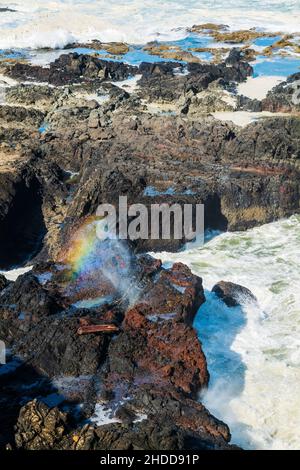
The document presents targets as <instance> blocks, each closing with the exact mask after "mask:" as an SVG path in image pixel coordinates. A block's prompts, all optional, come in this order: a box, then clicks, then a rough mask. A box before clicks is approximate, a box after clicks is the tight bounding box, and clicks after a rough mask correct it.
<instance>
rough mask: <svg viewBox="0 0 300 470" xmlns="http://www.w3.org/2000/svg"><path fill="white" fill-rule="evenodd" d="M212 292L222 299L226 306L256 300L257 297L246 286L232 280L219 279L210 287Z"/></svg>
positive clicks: (234, 305)
mask: <svg viewBox="0 0 300 470" xmlns="http://www.w3.org/2000/svg"><path fill="white" fill-rule="evenodd" d="M212 292H214V293H215V294H216V295H217V297H219V298H220V299H222V300H223V302H225V304H226V305H228V307H236V306H237V305H244V304H247V303H249V302H252V303H253V302H254V303H256V302H257V298H256V297H255V295H253V294H252V292H251V291H250V290H249V289H247V287H244V286H240V285H239V284H234V283H233V282H227V281H220V282H218V283H217V284H216V285H215V286H214V287H213V288H212Z"/></svg>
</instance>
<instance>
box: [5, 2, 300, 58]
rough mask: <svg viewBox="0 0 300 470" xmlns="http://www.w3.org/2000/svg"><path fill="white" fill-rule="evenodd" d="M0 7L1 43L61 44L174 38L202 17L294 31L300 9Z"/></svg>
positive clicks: (292, 5)
mask: <svg viewBox="0 0 300 470" xmlns="http://www.w3.org/2000/svg"><path fill="white" fill-rule="evenodd" d="M0 7H3V8H5V7H8V8H10V9H11V10H12V11H6V12H2V13H1V15H0V49H9V48H32V49H37V48H44V47H51V48H62V47H64V46H65V45H66V44H68V43H71V42H74V41H80V42H85V41H89V40H92V39H99V40H101V41H106V42H107V41H123V42H127V43H129V44H144V43H146V42H148V41H153V40H156V39H157V40H160V41H163V40H179V39H182V38H184V37H186V35H187V32H186V28H188V27H190V26H192V25H194V24H197V23H198V24H199V23H205V22H216V23H223V24H224V23H225V24H228V25H229V26H230V27H231V28H232V29H239V28H251V27H254V26H256V27H259V28H263V29H265V30H270V31H275V30H276V31H277V30H281V31H286V32H293V31H294V32H296V31H298V29H299V25H298V16H299V13H300V6H299V2H298V1H297V0H288V1H283V0H253V1H252V2H250V3H249V2H248V1H247V0H227V1H224V0H216V1H214V2H211V0H202V1H201V2H199V1H198V0H143V1H141V0H125V1H124V0H122V1H121V0H116V1H114V2H107V1H106V0H89V1H84V0H70V1H65V0H58V1H51V2H45V1H43V0H36V1H31V0H14V2H13V3H11V4H9V3H8V2H7V1H6V0H0ZM258 12H259V14H258Z"/></svg>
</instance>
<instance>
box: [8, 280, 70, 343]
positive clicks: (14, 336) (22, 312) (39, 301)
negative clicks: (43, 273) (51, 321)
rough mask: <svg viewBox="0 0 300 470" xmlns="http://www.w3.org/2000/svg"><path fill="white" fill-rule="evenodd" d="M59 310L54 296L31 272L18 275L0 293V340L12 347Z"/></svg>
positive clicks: (58, 304) (55, 294)
mask: <svg viewBox="0 0 300 470" xmlns="http://www.w3.org/2000/svg"><path fill="white" fill-rule="evenodd" d="M61 309H62V301H61V299H60V296H59V295H58V294H57V293H51V292H49V291H48V290H47V289H45V288H44V287H43V286H41V285H40V284H39V282H38V280H37V279H36V278H35V276H34V275H32V274H31V273H28V274H24V275H23V276H20V277H19V278H18V279H17V281H16V282H14V283H10V284H9V285H8V286H7V287H6V289H5V290H2V292H1V294H0V338H1V339H2V340H3V341H5V343H6V344H9V343H10V344H11V343H12V344H14V343H15V342H16V341H18V339H20V338H23V335H25V334H27V333H29V332H30V331H31V329H32V328H33V327H34V325H36V324H37V323H39V322H40V321H41V320H42V319H43V318H45V317H46V318H48V317H49V316H51V315H54V314H55V313H57V312H58V311H59V310H61Z"/></svg>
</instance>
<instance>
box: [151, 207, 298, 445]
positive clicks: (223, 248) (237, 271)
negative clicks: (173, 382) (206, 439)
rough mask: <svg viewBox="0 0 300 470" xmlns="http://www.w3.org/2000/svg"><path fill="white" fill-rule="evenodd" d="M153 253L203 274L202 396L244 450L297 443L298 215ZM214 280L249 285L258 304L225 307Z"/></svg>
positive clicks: (200, 321) (199, 321)
mask: <svg viewBox="0 0 300 470" xmlns="http://www.w3.org/2000/svg"><path fill="white" fill-rule="evenodd" d="M155 256H157V257H158V258H161V259H162V260H163V261H164V262H165V263H170V262H175V261H181V262H183V263H186V264H187V265H189V266H190V268H191V269H192V271H193V272H194V273H196V274H198V275H200V276H202V277H203V281H204V287H205V289H206V298H207V301H206V303H205V304H204V305H203V306H202V307H201V308H200V309H199V312H198V314H197V317H196V319H195V323H194V327H195V328H196V329H197V332H198V334H199V338H200V339H201V341H202V344H203V349H204V352H205V354H206V356H207V360H208V368H209V371H210V373H211V381H210V386H209V389H208V391H207V392H206V393H205V394H204V396H203V397H200V399H201V400H202V401H203V402H204V404H205V405H206V406H207V407H208V409H209V410H210V411H211V412H212V413H214V414H215V415H216V416H217V417H219V418H220V419H223V420H224V421H225V422H227V423H228V424H229V425H230V428H231V431H232V441H233V442H234V443H236V444H239V445H241V446H243V447H244V448H247V449H297V448H299V446H300V427H299V423H300V216H293V217H291V218H289V219H287V220H281V221H278V222H274V223H271V224H267V225H263V226H261V227H258V228H254V229H251V230H248V231H246V232H236V233H223V234H219V235H217V236H215V237H214V238H212V239H211V240H210V241H209V242H208V243H206V244H205V245H204V246H203V247H201V248H195V249H190V250H189V251H183V252H181V253H175V254H171V253H159V254H156V255H155ZM220 280H226V281H232V282H236V283H239V284H242V285H244V286H246V287H248V288H249V289H251V291H252V292H253V293H254V294H255V296H256V297H257V299H258V305H254V304H247V305H243V306H242V307H241V308H240V307H235V308H229V307H227V306H226V305H225V304H224V303H223V302H221V301H220V300H219V299H218V298H217V297H216V296H215V294H213V293H211V288H212V287H213V285H214V284H215V283H216V282H218V281H220Z"/></svg>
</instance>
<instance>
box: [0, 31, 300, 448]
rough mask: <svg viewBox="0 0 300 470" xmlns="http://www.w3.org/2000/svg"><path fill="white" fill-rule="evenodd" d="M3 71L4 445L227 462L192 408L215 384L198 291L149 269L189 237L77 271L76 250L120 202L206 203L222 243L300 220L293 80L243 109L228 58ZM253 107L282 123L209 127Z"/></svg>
mask: <svg viewBox="0 0 300 470" xmlns="http://www.w3.org/2000/svg"><path fill="white" fill-rule="evenodd" d="M219 30H220V31H222V32H220V31H219V34H223V31H224V34H226V32H225V30H226V28H225V29H224V28H223V26H222V27H221V25H220V28H219ZM216 34H217V32H216ZM227 40H228V41H229V40H233V41H235V38H230V37H227ZM98 46H99V47H101V48H102V47H103V45H102V44H101V45H98ZM108 46H109V45H106V47H108ZM118 47H119V50H118V52H116V50H114V51H112V50H111V53H120V54H122V53H125V52H126V45H121V44H119V46H118ZM178 60H179V59H178ZM0 68H1V73H3V74H4V75H7V76H8V77H10V78H11V79H14V80H15V81H16V82H14V84H13V85H12V86H9V87H7V88H6V93H5V103H4V104H3V105H1V106H0V228H1V231H0V247H1V249H0V269H5V270H6V269H9V268H12V267H15V266H16V265H24V264H29V263H30V264H31V265H32V266H33V269H32V272H30V273H27V274H24V275H23V276H21V277H19V278H18V279H17V281H15V282H8V281H6V279H5V278H4V277H3V276H0V339H1V340H2V341H5V343H6V344H7V346H8V347H9V356H8V363H7V364H6V365H1V366H0V384H1V392H0V411H1V417H2V421H1V431H0V446H1V448H4V447H5V446H6V445H7V444H9V445H10V446H12V447H13V448H23V449H107V450H109V449H149V450H150V449H165V450H172V449H231V448H234V446H231V445H230V444H229V442H230V431H229V429H228V427H227V426H226V424H224V423H222V422H220V421H219V420H218V419H216V418H215V417H213V416H212V415H211V414H210V413H209V411H208V410H206V409H205V407H204V406H203V405H202V404H201V403H200V402H199V400H198V392H200V391H203V390H205V388H206V387H207V386H208V384H209V371H208V367H207V363H206V358H205V354H204V351H203V350H202V346H201V342H200V341H199V339H198V337H197V334H196V332H195V330H194V329H193V321H194V318H195V315H196V313H197V311H198V310H199V309H200V313H201V305H202V304H203V303H204V302H205V296H204V291H203V286H202V279H201V278H199V277H197V276H195V275H193V274H192V272H191V271H190V270H189V269H188V268H187V267H186V266H184V265H182V264H180V263H178V264H175V265H173V266H172V267H171V268H168V269H167V268H165V267H164V266H162V263H161V262H160V261H158V260H155V259H153V258H152V257H151V256H149V255H146V254H145V253H146V252H148V251H157V250H171V251H172V250H173V251H174V250H178V249H179V248H181V247H182V245H183V244H184V243H185V242H186V241H188V240H186V239H185V238H184V237H182V239H179V240H177V239H173V238H172V237H171V238H170V239H168V240H162V239H160V240H151V239H149V240H135V241H132V242H130V243H128V244H127V243H123V244H117V245H113V244H110V243H106V244H104V245H103V246H102V245H100V246H98V244H96V243H94V241H93V243H92V251H91V252H89V253H88V256H87V257H85V258H83V260H82V259H81V257H80V256H79V254H78V253H77V252H76V249H78V248H80V247H81V242H82V241H83V240H84V239H85V238H84V237H85V236H86V235H87V236H88V237H90V232H89V230H90V228H91V227H93V224H94V222H95V219H94V215H95V212H96V209H97V207H98V205H99V204H100V203H103V202H105V203H111V204H115V205H118V198H119V196H120V195H122V196H127V198H128V203H129V204H131V203H136V202H139V203H143V204H145V205H146V206H147V207H149V206H150V205H151V204H152V203H167V204H168V205H171V204H174V203H177V204H180V205H181V206H182V205H183V204H186V203H190V204H195V203H202V204H204V205H205V224H206V228H209V229H218V230H244V229H247V228H249V227H253V226H255V225H258V224H262V223H266V222H269V221H272V220H275V219H278V218H280V217H285V216H289V215H291V214H293V213H297V212H299V135H300V120H299V117H298V115H297V112H298V108H297V106H294V105H292V98H291V97H292V95H291V90H292V85H293V83H294V82H295V81H297V80H298V76H294V77H291V78H290V79H288V81H287V84H286V85H282V86H281V85H279V86H278V87H276V88H275V89H273V90H272V91H271V92H270V93H269V94H268V95H267V97H266V98H265V100H263V101H258V100H256V101H255V102H253V101H251V100H249V99H248V100H247V99H246V98H245V97H244V98H243V97H240V96H237V95H236V94H235V90H236V86H237V84H238V83H239V82H241V81H244V80H245V79H246V78H247V77H248V76H250V75H251V74H252V68H251V66H250V65H249V64H248V63H247V62H246V61H245V55H243V54H242V53H241V52H240V51H238V50H237V49H233V50H232V51H231V52H230V54H229V55H228V57H227V59H226V60H225V61H222V62H220V63H219V64H203V63H195V62H191V63H188V64H182V62H160V63H157V64H148V63H142V64H141V65H140V66H139V67H133V66H130V65H128V64H123V63H121V62H113V61H105V60H102V59H99V58H98V57H94V56H91V55H79V54H76V53H71V54H67V53H66V54H63V55H62V56H60V57H59V58H58V59H57V60H56V61H54V62H53V63H52V64H50V66H49V67H40V66H33V65H30V64H28V63H20V62H15V63H10V64H8V63H6V64H1V67H0ZM24 81H26V84H24V83H22V82H24ZM28 82H29V83H28ZM30 82H31V83H30ZM40 82H42V83H40ZM290 85H291V86H290ZM254 107H255V110H271V111H278V110H280V111H284V112H286V113H289V114H287V115H286V116H284V117H272V118H270V119H264V120H261V121H258V122H255V123H253V124H250V125H248V126H246V127H244V128H242V127H239V126H236V125H234V124H233V123H231V122H223V121H219V120H217V119H215V118H214V117H213V116H212V115H211V113H214V112H215V111H226V110H227V111H232V110H236V109H241V108H247V109H250V110H253V109H254ZM150 228H151V227H150ZM150 228H149V229H150ZM89 240H90V238H89ZM89 248H90V247H89ZM99 255H100V257H99ZM95 260H97V262H95ZM214 290H215V292H216V294H217V295H219V296H220V297H221V298H222V299H223V300H224V301H225V302H226V303H227V304H228V305H229V304H230V305H236V304H237V303H238V302H239V301H238V300H237V298H238V297H239V296H240V295H242V296H246V297H247V298H252V297H251V293H250V292H249V291H248V290H247V289H246V288H244V287H242V286H237V285H231V284H230V283H224V282H220V283H219V284H218V285H217V286H216V287H215V288H214ZM200 338H201V332H200Z"/></svg>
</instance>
